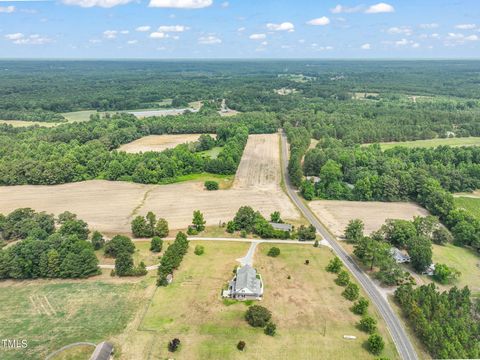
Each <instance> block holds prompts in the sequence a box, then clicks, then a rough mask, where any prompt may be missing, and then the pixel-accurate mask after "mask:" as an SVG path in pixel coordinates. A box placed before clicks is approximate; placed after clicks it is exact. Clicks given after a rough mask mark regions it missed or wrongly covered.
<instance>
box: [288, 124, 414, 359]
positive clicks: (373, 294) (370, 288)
mask: <svg viewBox="0 0 480 360" xmlns="http://www.w3.org/2000/svg"><path fill="white" fill-rule="evenodd" d="M281 136H282V141H281V146H282V170H283V176H284V180H285V187H286V191H287V194H288V196H289V197H290V198H291V199H292V201H293V203H294V204H295V205H296V206H297V207H298V208H299V209H300V211H301V212H302V214H303V215H304V216H305V217H306V218H307V220H308V221H309V222H310V223H311V224H312V225H313V226H315V228H316V229H317V231H318V232H319V233H320V234H321V235H322V236H323V238H324V239H325V240H327V241H328V243H329V244H330V245H331V247H332V248H333V250H334V251H335V253H336V254H337V256H338V257H339V258H340V259H341V260H342V261H343V263H344V264H345V266H346V267H347V268H348V270H349V271H350V272H351V273H352V274H353V275H354V276H355V278H356V279H357V281H358V282H359V283H360V284H361V286H362V287H363V289H364V290H365V292H366V293H367V294H368V296H369V297H370V299H371V300H372V302H373V303H374V304H375V305H376V307H377V308H378V310H379V312H380V314H381V315H382V317H383V318H384V319H385V322H386V323H387V327H388V330H389V332H390V334H391V336H392V338H393V341H394V342H395V345H396V347H397V351H398V353H399V355H400V357H401V358H402V359H404V360H416V359H418V356H417V354H416V352H415V349H414V348H413V345H412V343H411V341H410V339H409V337H408V335H407V333H406V332H405V329H404V328H403V326H402V323H401V322H400V319H399V318H398V316H397V315H396V314H395V313H394V311H393V309H392V308H391V307H390V304H389V303H388V301H387V300H386V299H385V298H383V297H382V295H381V294H380V292H379V291H378V289H377V287H376V285H375V283H374V282H373V281H372V280H371V279H370V278H369V277H368V276H367V275H366V274H365V273H364V272H363V271H362V269H360V268H359V267H358V265H357V264H356V263H355V262H354V261H353V259H352V258H351V257H350V255H348V254H347V252H346V251H345V250H344V249H343V248H342V247H341V246H340V245H339V244H338V243H337V240H336V239H335V237H334V236H333V235H331V234H330V233H329V232H328V230H327V229H326V228H325V226H324V225H323V224H322V223H321V222H320V221H319V220H318V219H317V217H316V216H315V215H314V214H313V212H312V211H311V210H310V208H309V207H308V206H306V205H305V204H304V203H303V201H302V200H301V199H300V196H299V195H298V194H297V192H296V191H295V189H294V187H293V186H292V184H291V182H290V179H289V177H288V171H287V166H288V150H287V139H286V136H285V134H284V133H283V132H282V135H281Z"/></svg>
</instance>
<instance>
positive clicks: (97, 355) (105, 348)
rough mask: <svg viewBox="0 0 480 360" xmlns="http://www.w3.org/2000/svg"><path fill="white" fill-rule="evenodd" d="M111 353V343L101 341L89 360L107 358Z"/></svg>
mask: <svg viewBox="0 0 480 360" xmlns="http://www.w3.org/2000/svg"><path fill="white" fill-rule="evenodd" d="M112 353H113V345H112V344H110V343H108V342H106V341H103V342H101V343H100V344H98V345H97V347H96V348H95V351H94V352H93V354H92V356H90V360H109V359H110V356H111V355H112Z"/></svg>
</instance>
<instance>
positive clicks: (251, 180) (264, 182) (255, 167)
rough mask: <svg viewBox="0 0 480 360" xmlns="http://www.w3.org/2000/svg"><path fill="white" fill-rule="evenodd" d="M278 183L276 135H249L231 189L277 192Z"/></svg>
mask: <svg viewBox="0 0 480 360" xmlns="http://www.w3.org/2000/svg"><path fill="white" fill-rule="evenodd" d="M280 181H281V172H280V151H279V137H278V134H268V135H250V137H249V138H248V143H247V146H246V147H245V151H244V153H243V157H242V161H241V162H240V166H239V167H238V170H237V175H236V177H235V181H234V183H233V187H234V188H235V189H262V190H277V189H279V187H280Z"/></svg>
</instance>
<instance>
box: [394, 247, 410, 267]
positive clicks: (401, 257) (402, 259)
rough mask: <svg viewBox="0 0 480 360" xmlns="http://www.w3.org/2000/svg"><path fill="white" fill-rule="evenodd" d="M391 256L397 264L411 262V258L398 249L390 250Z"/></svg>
mask: <svg viewBox="0 0 480 360" xmlns="http://www.w3.org/2000/svg"><path fill="white" fill-rule="evenodd" d="M390 255H392V257H393V259H394V260H395V262H396V263H397V264H403V263H407V262H410V256H409V255H407V254H404V253H403V252H402V251H400V249H397V248H396V247H392V248H391V249H390Z"/></svg>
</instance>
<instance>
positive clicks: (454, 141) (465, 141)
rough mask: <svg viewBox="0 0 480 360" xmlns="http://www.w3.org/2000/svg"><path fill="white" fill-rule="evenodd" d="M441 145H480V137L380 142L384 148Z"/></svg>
mask: <svg viewBox="0 0 480 360" xmlns="http://www.w3.org/2000/svg"><path fill="white" fill-rule="evenodd" d="M440 145H448V146H455V147H457V146H480V137H459V138H447V139H429V140H415V141H403V142H402V141H400V142H384V143H380V147H381V148H382V150H387V149H391V148H393V147H395V146H405V147H408V148H414V147H423V148H433V147H437V146H440Z"/></svg>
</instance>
